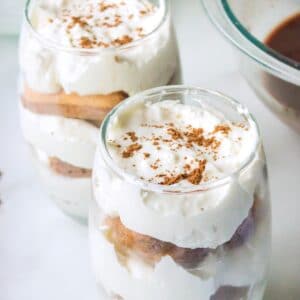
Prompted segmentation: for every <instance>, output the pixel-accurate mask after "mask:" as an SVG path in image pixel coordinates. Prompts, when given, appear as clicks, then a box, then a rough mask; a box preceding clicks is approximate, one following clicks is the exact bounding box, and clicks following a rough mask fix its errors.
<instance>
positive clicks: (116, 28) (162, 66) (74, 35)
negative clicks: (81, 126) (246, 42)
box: [20, 0, 178, 96]
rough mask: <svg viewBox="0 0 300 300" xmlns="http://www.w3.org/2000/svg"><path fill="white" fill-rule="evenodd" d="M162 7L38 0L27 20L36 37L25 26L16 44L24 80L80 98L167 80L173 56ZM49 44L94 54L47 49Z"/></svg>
mask: <svg viewBox="0 0 300 300" xmlns="http://www.w3.org/2000/svg"><path fill="white" fill-rule="evenodd" d="M164 10H165V7H159V8H158V7H156V6H153V5H152V4H151V3H150V2H149V1H146V0H103V1H101V0H66V1H46V0H38V1H37V2H36V4H35V5H34V7H32V9H31V12H30V20H31V24H32V27H33V29H34V31H35V33H36V34H37V35H39V38H37V37H36V35H35V34H33V32H31V30H28V29H26V28H25V30H24V32H23V37H22V39H21V45H20V60H21V68H22V71H23V73H24V76H25V81H26V83H27V84H28V85H29V87H30V88H31V89H33V90H35V91H37V92H41V93H45V94H53V93H59V92H61V91H64V92H65V93H66V94H70V93H76V94H78V95H81V96H82V95H106V94H110V93H113V92H125V93H126V94H129V95H132V94H134V93H136V92H138V91H141V90H144V89H147V88H150V87H154V86H160V85H165V84H167V83H168V82H170V80H171V78H172V76H173V74H174V73H175V70H176V68H177V63H178V55H177V46H176V41H175V38H174V35H173V32H172V29H171V24H170V20H169V18H166V19H164ZM153 31H155V32H153ZM152 32H153V33H152ZM151 33H152V34H151ZM146 36H147V38H145V37H146ZM41 40H43V41H44V42H41ZM49 42H50V43H52V44H55V45H56V46H60V47H68V48H70V49H73V50H76V49H77V50H78V51H79V50H92V49H93V50H95V51H96V54H95V55H92V54H90V55H77V54H75V55H74V51H73V52H72V51H71V52H68V51H59V50H55V49H50V47H48V46H46V45H49ZM135 42H136V43H137V44H136V45H135V44H133V43H135ZM131 44H132V46H131ZM125 46H128V47H127V49H123V48H124V47H125ZM129 46H130V47H129ZM121 48H122V49H121ZM108 49H109V50H108ZM105 50H108V51H105Z"/></svg>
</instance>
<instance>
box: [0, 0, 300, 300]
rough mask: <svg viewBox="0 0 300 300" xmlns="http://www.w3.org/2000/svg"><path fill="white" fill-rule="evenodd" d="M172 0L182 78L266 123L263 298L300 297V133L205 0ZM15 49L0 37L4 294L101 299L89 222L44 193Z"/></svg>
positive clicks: (25, 298)
mask: <svg viewBox="0 0 300 300" xmlns="http://www.w3.org/2000/svg"><path fill="white" fill-rule="evenodd" d="M1 1H3V0H1ZM173 8H174V19H175V25H176V30H177V34H178V41H179V44H180V51H181V59H182V66H183V75H184V81H185V83H186V84H189V85H197V86H202V87H210V88H214V89H217V90H221V91H223V92H225V93H227V94H229V95H231V96H234V97H235V98H237V99H238V100H239V101H241V102H242V103H244V104H246V105H247V106H248V107H249V108H250V110H251V112H252V113H253V114H254V115H255V116H256V118H257V120H258V122H259V124H260V126H261V130H262V135H263V139H264V144H265V148H266V152H267V158H268V164H269V173H270V187H271V195H272V205H273V255H272V266H271V272H270V279H269V287H268V289H267V293H266V297H265V299H266V300H299V299H300V136H299V135H297V134H296V133H294V132H292V131H291V130H290V129H288V128H287V127H286V126H285V125H283V124H281V123H280V122H279V121H278V120H277V119H276V118H275V117H274V116H273V115H272V114H271V113H270V112H269V111H268V110H267V109H266V108H265V107H264V106H263V105H262V104H261V102H260V101H259V100H258V99H257V97H256V96H255V95H254V93H253V92H252V91H251V90H250V88H249V87H248V86H247V84H246V83H245V81H244V80H243V79H242V77H241V76H240V75H239V73H238V70H237V65H236V63H235V59H234V52H232V51H231V47H230V46H229V45H228V43H227V41H224V40H223V39H222V37H221V36H220V35H219V33H218V32H216V31H215V29H214V28H213V27H212V25H211V24H210V23H209V21H208V20H207V18H206V17H205V15H204V13H203V12H202V9H201V6H200V0H187V1H183V0H173ZM1 13H2V14H3V13H5V12H3V11H2V12H1ZM0 17H1V15H0ZM16 49H17V39H16V38H9V37H6V38H2V39H0V63H1V64H0V90H1V109H0V137H1V140H0V169H1V171H2V172H3V178H2V180H1V181H0V196H1V199H2V201H3V204H2V206H1V207H0V300H41V299H44V300H48V299H49V300H50V299H51V300H52V299H57V300H60V299H72V300H82V299H89V300H96V299H97V294H96V288H95V283H94V280H93V275H92V272H91V269H90V264H89V256H88V243H87V228H85V227H84V226H81V225H79V224H76V223H74V222H73V221H72V220H70V219H68V218H67V217H65V216H64V215H63V214H62V213H61V212H60V211H59V210H58V209H57V208H56V207H55V206H54V205H53V204H52V203H51V202H50V201H49V200H48V199H47V197H46V196H45V195H44V194H43V193H42V191H41V189H40V187H39V186H38V185H37V183H36V178H35V173H34V170H33V169H32V166H31V164H30V161H29V159H28V156H27V151H26V147H25V145H24V143H23V141H22V137H21V133H20V128H19V123H18V99H17V95H16V80H17V75H18V66H17V50H16ZM141 300H142V299H141ZM153 300H156V299H153ZM157 300H159V299H157Z"/></svg>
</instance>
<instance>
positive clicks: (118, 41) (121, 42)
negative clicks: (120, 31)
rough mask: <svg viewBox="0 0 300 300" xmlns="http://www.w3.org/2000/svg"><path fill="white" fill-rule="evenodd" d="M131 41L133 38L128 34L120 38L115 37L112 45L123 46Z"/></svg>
mask: <svg viewBox="0 0 300 300" xmlns="http://www.w3.org/2000/svg"><path fill="white" fill-rule="evenodd" d="M132 41H133V38H132V37H130V36H129V35H124V36H122V37H121V38H117V39H115V40H114V41H113V45H114V46H123V45H126V44H129V43H131V42H132Z"/></svg>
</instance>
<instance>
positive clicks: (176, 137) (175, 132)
mask: <svg viewBox="0 0 300 300" xmlns="http://www.w3.org/2000/svg"><path fill="white" fill-rule="evenodd" d="M167 132H168V134H169V135H170V136H171V137H172V139H173V140H179V139H182V134H181V133H180V131H179V130H177V129H175V128H168V130H167Z"/></svg>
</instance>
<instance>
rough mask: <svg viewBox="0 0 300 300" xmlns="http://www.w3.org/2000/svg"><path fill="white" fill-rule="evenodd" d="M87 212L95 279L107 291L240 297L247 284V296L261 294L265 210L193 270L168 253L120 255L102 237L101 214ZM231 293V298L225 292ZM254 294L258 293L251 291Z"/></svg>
mask: <svg viewBox="0 0 300 300" xmlns="http://www.w3.org/2000/svg"><path fill="white" fill-rule="evenodd" d="M259 205H261V203H260V204H259ZM260 208H261V207H260ZM260 208H259V209H260ZM93 209H95V211H97V209H96V208H93ZM93 215H94V217H93V218H91V219H90V221H91V226H90V240H91V251H92V258H93V261H94V268H95V271H96V278H97V281H98V282H99V284H101V286H103V287H104V289H105V290H106V292H107V294H108V295H112V294H117V295H120V297H121V298H122V299H125V300H126V299H141V298H142V299H172V300H174V299H191V300H192V299H195V300H196V299H199V297H200V299H203V300H215V299H218V300H221V299H222V300H223V299H234V300H238V299H244V298H243V297H246V295H248V290H249V291H251V295H253V297H252V298H249V299H260V297H261V294H262V291H263V287H264V277H265V275H266V264H265V262H266V260H267V259H268V258H267V255H268V253H269V252H268V251H269V247H270V240H269V237H268V230H269V221H270V220H269V217H268V216H267V215H266V216H264V218H263V219H261V220H259V221H258V223H257V224H256V229H255V232H254V234H253V235H252V236H251V237H250V238H249V239H248V240H247V241H246V243H245V244H244V245H242V246H240V247H237V248H232V249H229V248H225V249H221V248H220V249H219V250H217V251H215V252H212V253H210V254H208V255H207V256H206V257H205V258H204V259H203V260H202V261H201V263H200V264H199V265H198V266H197V268H195V269H194V270H188V269H185V268H184V267H182V266H181V265H179V264H178V263H176V262H175V261H174V258H172V257H171V256H168V255H167V256H165V257H163V258H161V260H160V261H159V262H157V263H156V264H155V265H154V266H149V265H148V264H146V263H145V262H144V261H143V260H140V259H139V258H138V257H135V256H132V258H131V259H129V260H128V259H124V257H123V253H122V251H121V250H120V248H118V247H116V246H114V245H113V244H112V243H110V242H109V241H108V240H107V238H106V230H107V228H106V226H103V225H102V224H101V221H100V220H101V216H99V215H97V214H95V213H94V214H93ZM107 270H109V272H107ZM116 278H117V279H118V280H116ZM229 287H233V288H232V290H233V291H231V292H230V290H231V289H230V288H229ZM228 289H229V291H228ZM229 292H230V293H229ZM242 292H243V293H242ZM236 293H237V294H238V295H237V297H236V298H235V297H231V296H232V295H235V294H236ZM240 293H242V295H240ZM256 294H259V296H257V297H255V296H254V295H256ZM199 295H200V296H199ZM226 295H227V298H226V297H225V296H226ZM238 296H239V297H238ZM245 299H246V298H245Z"/></svg>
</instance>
